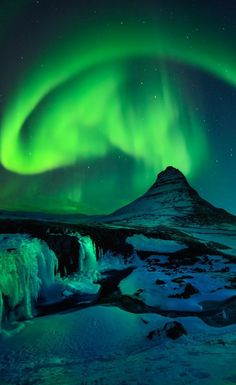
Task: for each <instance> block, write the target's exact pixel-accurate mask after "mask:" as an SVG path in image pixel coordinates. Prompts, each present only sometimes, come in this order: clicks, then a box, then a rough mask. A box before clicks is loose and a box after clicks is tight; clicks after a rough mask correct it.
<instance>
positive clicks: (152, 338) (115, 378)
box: [0, 234, 236, 385]
mask: <svg viewBox="0 0 236 385" xmlns="http://www.w3.org/2000/svg"><path fill="white" fill-rule="evenodd" d="M215 235H216V234H214V235H211V236H207V235H206V236H205V238H204V237H202V238H201V241H202V242H203V243H205V242H206V244H207V243H208V242H209V241H212V240H213V241H216V237H215ZM199 236H200V235H199ZM4 237H5V238H4ZM0 241H1V253H2V255H1V261H0V263H2V264H3V263H5V264H6V261H7V258H10V260H11V262H12V263H11V266H12V268H13V270H12V272H11V269H10V270H9V267H8V270H6V266H5V270H4V272H5V273H4V274H5V277H4V279H3V270H2V272H1V273H0V274H2V276H1V277H2V278H1V282H0V286H1V285H2V286H1V287H2V293H3V294H4V295H5V292H6V288H5V286H6V285H3V283H4V282H5V281H6V276H7V274H8V279H10V278H11V276H12V273H14V279H15V281H16V282H18V288H19V289H21V290H23V289H22V285H25V288H26V289H27V293H29V298H30V299H31V294H30V293H31V292H32V291H31V286H32V283H33V282H34V279H35V280H36V282H38V286H37V292H36V294H35V297H37V296H38V295H39V294H40V291H42V289H43V288H44V285H45V283H46V282H48V283H49V285H48V286H47V290H43V294H44V295H43V298H41V299H40V300H41V301H42V303H43V304H44V305H45V304H46V305H47V306H49V307H50V305H51V304H53V303H55V302H58V301H62V299H67V298H75V299H76V300H78V303H81V302H83V304H85V306H87V305H89V301H91V298H96V296H97V295H99V289H100V284H99V280H98V282H96V283H94V282H93V280H97V279H98V277H100V276H101V277H102V279H103V280H104V279H106V272H107V274H108V276H109V274H112V273H111V271H118V273H119V274H120V272H122V271H123V270H125V269H126V270H127V267H132V268H133V271H132V269H131V270H130V274H129V275H128V276H127V275H126V276H125V277H123V279H121V281H120V283H119V289H120V292H119V290H117V291H115V290H113V289H114V288H113V289H112V290H113V291H112V290H111V293H110V294H111V298H110V303H109V301H108V300H107V298H108V299H109V296H108V297H106V302H105V303H106V306H104V305H101V303H100V304H99V302H98V303H96V302H94V303H92V306H89V307H87V308H83V309H76V307H74V308H73V309H70V308H67V310H66V311H65V309H64V310H63V312H62V311H61V312H60V311H59V310H58V309H57V310H55V311H54V313H55V314H51V315H46V316H45V315H44V316H41V317H36V318H33V319H31V320H28V321H24V322H22V321H21V322H18V323H17V322H15V323H14V322H11V323H9V325H3V327H2V330H1V333H0V385H7V384H8V385H36V384H37V385H39V384H42V385H130V384H133V385H157V384H161V385H162V384H165V385H166V384H167V385H186V384H193V385H198V384H203V385H232V384H236V369H235V359H236V323H234V322H235V319H236V318H235V315H233V316H232V314H229V312H230V311H231V310H232V309H230V308H227V309H226V310H223V311H222V310H221V314H219V322H218V323H217V322H216V323H215V325H214V322H207V320H205V322H204V321H203V319H204V318H202V319H201V318H200V317H201V314H203V313H204V311H205V310H206V309H208V308H210V309H212V303H213V304H214V303H215V304H217V303H221V302H223V301H225V300H227V299H229V298H231V297H234V296H236V279H235V277H236V265H235V261H234V258H233V257H232V258H230V257H229V258H228V257H227V256H224V255H222V254H221V253H220V252H219V254H217V253H216V254H215V255H199V256H198V255H197V256H194V257H193V258H192V259H191V258H190V259H189V260H187V261H186V260H185V262H184V263H183V264H181V253H186V252H188V247H189V245H187V244H185V243H184V241H183V242H180V241H178V242H177V241H175V240H171V239H156V238H147V237H146V236H145V235H142V234H134V235H132V236H129V237H127V239H126V241H127V242H128V243H129V244H131V245H132V246H133V247H134V255H133V257H132V258H130V260H129V262H128V263H127V262H125V260H124V258H123V257H122V255H118V256H116V255H114V254H112V253H111V252H106V253H105V254H103V252H102V251H100V258H101V259H100V261H99V263H96V262H95V259H94V253H95V249H94V245H93V244H92V242H91V240H89V239H87V238H84V240H83V241H81V239H80V238H78V241H80V242H81V243H82V246H81V247H82V252H81V258H82V262H83V263H81V264H80V266H82V267H83V271H82V272H77V273H75V274H74V275H72V276H68V277H64V278H63V279H62V278H60V277H58V276H57V277H56V278H55V279H53V277H52V271H53V269H54V267H55V258H54V257H55V256H54V254H52V253H51V252H50V250H49V249H48V247H47V246H46V245H45V244H44V243H43V242H42V241H39V240H37V239H34V238H29V237H28V236H26V235H24V236H22V235H15V236H10V235H8V236H2V238H0ZM223 241H224V239H223V238H222V243H223ZM223 244H226V243H223ZM230 247H231V249H230V250H227V253H229V255H230V256H233V255H234V254H233V252H234V251H235V249H234V245H233V243H232V244H231V245H230ZM217 250H218V249H217V247H216V251H217ZM219 250H220V249H219ZM139 251H141V252H145V253H149V256H148V257H147V258H146V257H145V258H144V259H143V260H141V259H139V258H138V256H137V253H138V252H139ZM231 251H232V252H231ZM22 253H23V254H22ZM162 253H163V254H164V255H162ZM175 253H177V254H178V255H179V256H180V259H178V260H176V259H175ZM22 255H23V256H22ZM46 257H48V258H49V262H50V263H49V264H48V265H47V264H46V262H45V258H46ZM178 258H179V257H178ZM21 260H22V261H23V262H24V263H23V270H22V272H24V274H23V275H22V277H23V278H24V279H23V281H22V282H21V280H20V277H21V275H19V274H18V275H17V266H18V265H19V263H20V261H21ZM31 260H32V261H34V267H35V269H34V270H33V271H32V270H31V269H29V272H30V275H29V276H27V274H26V272H27V268H26V267H27V266H28V264H30V261H31ZM43 261H44V262H45V264H42V262H43ZM40 263H41V264H42V266H43V267H44V270H43V268H42V266H41V265H40ZM17 264H18V265H17ZM6 265H7V264H6ZM16 265H17V266H16ZM40 266H41V267H40ZM18 267H19V266H18ZM81 273H82V274H81ZM47 274H49V276H50V277H51V278H50V280H49V281H48V280H46V281H45V283H43V282H44V278H45V277H47ZM9 277H10V278H9ZM27 277H29V280H27ZM27 285H28V286H27ZM30 285H31V286H30ZM13 286H14V285H13ZM13 286H12V285H11V287H13ZM33 288H34V286H33ZM3 289H4V290H5V291H4V290H3ZM39 289H40V290H39ZM106 289H107V287H106ZM11 293H13V295H12V297H13V299H14V298H15V295H16V293H15V292H14V291H11ZM32 293H33V294H34V291H33V292H32ZM76 295H78V297H76ZM79 295H81V299H80V297H79ZM86 295H87V297H86ZM116 296H117V297H116ZM83 298H85V300H83ZM122 298H126V299H127V298H129V299H130V300H133V301H134V302H133V304H134V306H133V308H130V309H129V308H128V307H126V310H123V309H122ZM35 299H36V298H35ZM19 300H20V302H22V298H21V297H20V299H19ZM135 301H136V302H135ZM140 303H141V304H142V306H143V307H142V308H141V310H140V309H139V310H137V313H135V311H136V310H135V304H138V305H139V304H140ZM209 303H210V307H209ZM30 304H31V306H33V302H31V301H30ZM114 304H116V305H117V307H115V306H114ZM126 304H127V302H126ZM16 305H17V302H16ZM138 305H137V306H138ZM118 306H120V308H119V307H118ZM145 306H146V307H145ZM148 306H149V308H148ZM30 309H31V313H32V312H33V310H34V308H33V307H31V308H30ZM137 309H138V307H137ZM142 309H143V310H142ZM147 309H148V310H147ZM158 309H159V310H160V312H159V313H160V314H158ZM12 311H13V309H12ZM233 311H234V310H232V312H233ZM173 312H176V314H175V315H174V316H173ZM181 312H189V314H187V316H186V314H184V313H183V314H182V315H181ZM13 313H14V311H13ZM31 313H30V314H29V316H31V315H32V314H31ZM193 313H194V314H193ZM25 315H26V316H27V314H25ZM198 315H199V316H198ZM215 316H216V317H218V314H216V315H215ZM173 317H175V318H173ZM230 317H231V320H232V319H233V321H232V322H231V320H230V322H229V323H231V325H229V326H224V327H215V326H216V325H217V326H222V325H224V322H226V323H227V320H228V319H229V318H230ZM232 317H234V318H232ZM213 321H214V319H213ZM173 322H179V323H180V324H181V325H182V327H183V330H184V331H185V332H186V334H183V335H181V336H180V337H179V338H177V339H175V340H172V339H171V338H170V337H169V336H168V335H167V332H166V330H167V329H166V325H167V324H168V325H173ZM210 325H211V326H210Z"/></svg>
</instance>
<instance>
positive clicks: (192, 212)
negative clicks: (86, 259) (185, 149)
mask: <svg viewBox="0 0 236 385" xmlns="http://www.w3.org/2000/svg"><path fill="white" fill-rule="evenodd" d="M103 222H106V223H112V224H116V225H122V226H139V227H155V226H159V225H167V226H170V225H172V226H178V227H179V226H185V225H201V226H203V225H207V226H219V225H220V226H222V225H224V224H227V225H229V224H230V225H233V226H236V216H234V215H232V214H230V213H228V212H227V211H225V210H223V209H220V208H216V207H214V206H213V205H211V204H210V203H209V202H207V201H206V200H205V199H203V198H201V197H200V196H199V194H198V193H197V191H196V190H194V189H193V188H192V187H191V186H190V185H189V183H188V181H187V179H186V178H185V176H184V175H183V174H182V172H181V171H179V170H178V169H176V168H174V167H167V168H166V170H164V171H162V172H161V173H159V174H158V176H157V179H156V181H155V183H154V184H153V185H152V186H151V187H150V188H149V190H148V191H147V192H146V193H145V194H144V195H142V196H141V197H140V198H138V199H136V200H135V201H133V202H131V203H129V204H128V205H126V206H124V207H122V208H120V209H119V210H117V211H115V212H114V213H113V214H111V215H108V216H107V217H104V219H103Z"/></svg>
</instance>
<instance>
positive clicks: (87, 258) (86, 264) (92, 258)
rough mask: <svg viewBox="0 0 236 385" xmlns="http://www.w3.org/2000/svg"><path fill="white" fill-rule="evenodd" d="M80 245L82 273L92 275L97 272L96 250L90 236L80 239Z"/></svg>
mask: <svg viewBox="0 0 236 385" xmlns="http://www.w3.org/2000/svg"><path fill="white" fill-rule="evenodd" d="M79 243H80V256H79V259H80V271H81V272H83V273H91V272H94V271H96V270H97V257H96V248H95V244H94V243H93V241H92V239H91V238H90V237H89V236H85V237H81V238H79Z"/></svg>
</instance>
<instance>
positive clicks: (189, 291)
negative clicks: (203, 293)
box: [182, 283, 199, 299]
mask: <svg viewBox="0 0 236 385" xmlns="http://www.w3.org/2000/svg"><path fill="white" fill-rule="evenodd" d="M197 293H199V290H198V289H197V288H196V287H194V286H193V285H192V284H191V283H187V284H186V286H185V289H184V292H183V294H182V297H183V298H185V299H187V298H189V297H191V296H192V295H193V294H197Z"/></svg>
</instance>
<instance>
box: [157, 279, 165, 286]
mask: <svg viewBox="0 0 236 385" xmlns="http://www.w3.org/2000/svg"><path fill="white" fill-rule="evenodd" d="M156 284H157V285H165V281H162V279H157V280H156Z"/></svg>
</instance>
